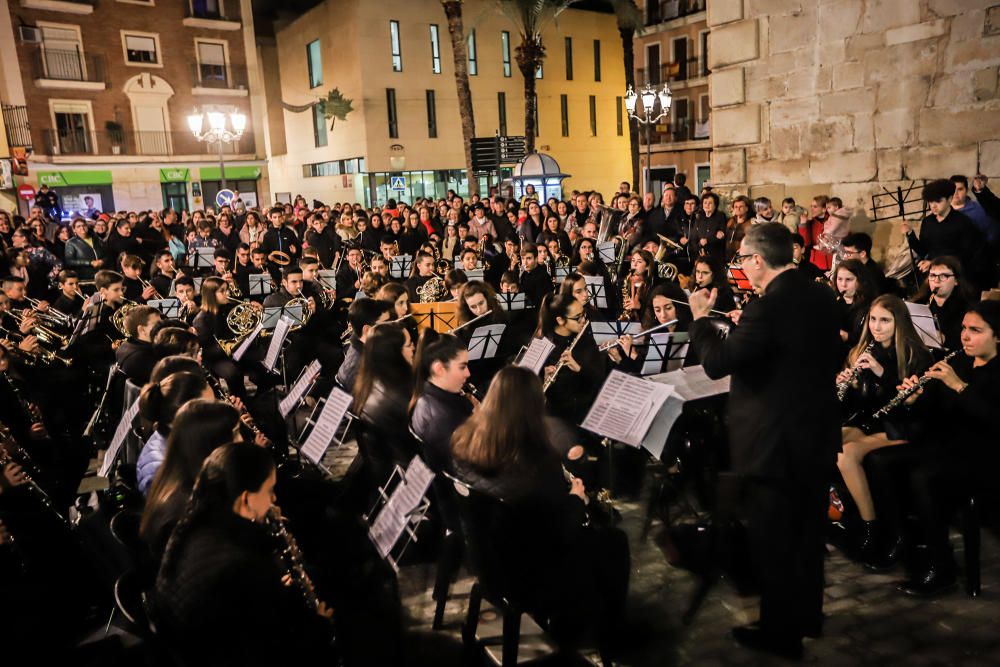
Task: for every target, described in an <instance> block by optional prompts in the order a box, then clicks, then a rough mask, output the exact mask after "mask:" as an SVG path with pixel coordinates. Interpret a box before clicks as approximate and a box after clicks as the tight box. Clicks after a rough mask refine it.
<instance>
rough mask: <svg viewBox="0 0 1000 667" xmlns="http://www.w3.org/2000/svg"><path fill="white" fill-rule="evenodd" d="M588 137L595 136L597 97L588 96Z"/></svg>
mask: <svg viewBox="0 0 1000 667" xmlns="http://www.w3.org/2000/svg"><path fill="white" fill-rule="evenodd" d="M590 136H592V137H596V136H597V96H596V95H591V96H590Z"/></svg>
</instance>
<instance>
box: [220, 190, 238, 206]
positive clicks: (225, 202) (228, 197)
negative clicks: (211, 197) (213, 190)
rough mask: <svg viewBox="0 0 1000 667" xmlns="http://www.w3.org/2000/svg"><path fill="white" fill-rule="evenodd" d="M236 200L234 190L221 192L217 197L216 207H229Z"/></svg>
mask: <svg viewBox="0 0 1000 667" xmlns="http://www.w3.org/2000/svg"><path fill="white" fill-rule="evenodd" d="M235 198H236V193H235V192H233V191H232V190H219V194H217V195H215V205H216V206H218V207H219V208H222V207H223V206H229V204H231V203H232V201H233V199H235Z"/></svg>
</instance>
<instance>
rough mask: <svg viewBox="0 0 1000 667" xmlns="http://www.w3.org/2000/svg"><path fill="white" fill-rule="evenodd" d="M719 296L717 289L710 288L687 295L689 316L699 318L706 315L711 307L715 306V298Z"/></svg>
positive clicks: (710, 310)
mask: <svg viewBox="0 0 1000 667" xmlns="http://www.w3.org/2000/svg"><path fill="white" fill-rule="evenodd" d="M717 298H719V290H718V289H716V288H714V287H713V288H712V289H711V290H698V291H697V292H694V293H692V294H691V296H689V297H688V305H689V306H690V307H691V316H692V317H693V318H694V319H696V320H697V319H701V318H702V317H708V315H709V313H711V312H712V308H713V307H714V306H715V300H716V299H717Z"/></svg>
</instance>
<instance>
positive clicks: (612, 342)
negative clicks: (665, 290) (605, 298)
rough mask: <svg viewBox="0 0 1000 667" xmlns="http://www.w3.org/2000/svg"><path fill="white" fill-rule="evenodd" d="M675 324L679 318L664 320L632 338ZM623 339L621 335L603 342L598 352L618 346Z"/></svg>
mask: <svg viewBox="0 0 1000 667" xmlns="http://www.w3.org/2000/svg"><path fill="white" fill-rule="evenodd" d="M674 324H677V320H670V321H669V322H664V323H663V324H657V325H656V326H655V327H650V328H648V329H646V330H645V331H640V332H639V333H637V334H636V335H634V336H632V338H642V337H643V336H646V335H649V334H651V333H653V332H654V331H659V330H660V329H663V328H664V327H669V326H673V325H674ZM621 340H622V339H621V338H620V337H619V338H615V339H614V340H609V341H607V342H606V343H601V344H600V345H599V346H598V347H597V351H598V352H607V351H608V350H611V349H614V348H615V347H616V346H618V345H620V344H621Z"/></svg>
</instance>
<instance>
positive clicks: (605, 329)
mask: <svg viewBox="0 0 1000 667" xmlns="http://www.w3.org/2000/svg"><path fill="white" fill-rule="evenodd" d="M590 331H591V333H593V334H594V341H595V342H596V343H597V344H598V345H601V344H602V343H610V342H611V341H613V340H618V339H619V338H621V337H622V336H628V335H631V336H634V335H635V334H637V333H639V332H640V331H642V324H640V323H639V322H623V321H622V320H608V321H606V322H591V323H590Z"/></svg>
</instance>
